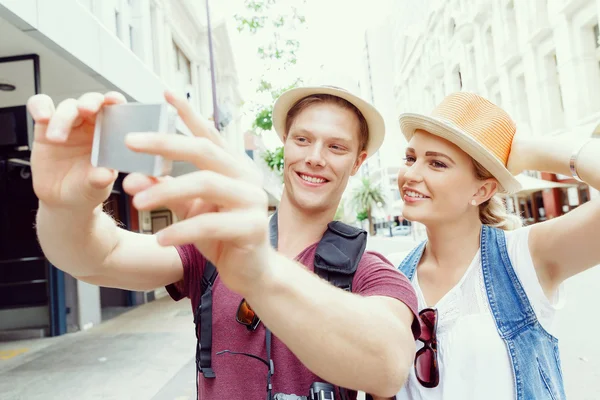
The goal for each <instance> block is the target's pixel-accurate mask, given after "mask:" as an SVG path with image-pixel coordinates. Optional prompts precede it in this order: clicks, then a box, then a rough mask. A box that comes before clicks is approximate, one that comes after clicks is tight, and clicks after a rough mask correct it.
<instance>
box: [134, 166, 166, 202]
mask: <svg viewBox="0 0 600 400" xmlns="http://www.w3.org/2000/svg"><path fill="white" fill-rule="evenodd" d="M170 178H171V177H160V178H159V177H154V176H147V175H144V174H140V173H138V172H133V173H131V174H128V175H127V176H126V177H125V179H123V190H125V193H127V194H128V195H130V196H135V195H136V194H138V193H139V192H141V191H144V190H146V189H148V188H149V187H151V186H153V185H156V184H157V183H159V182H162V181H164V180H166V179H170Z"/></svg>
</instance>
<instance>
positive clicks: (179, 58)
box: [173, 42, 192, 84]
mask: <svg viewBox="0 0 600 400" xmlns="http://www.w3.org/2000/svg"><path fill="white" fill-rule="evenodd" d="M173 50H174V53H175V69H176V70H177V71H179V72H181V73H182V74H183V75H184V77H185V82H186V83H189V84H191V83H192V63H191V62H190V60H189V59H188V58H187V57H186V55H185V54H184V53H183V51H182V50H181V49H180V48H179V46H177V43H175V42H173Z"/></svg>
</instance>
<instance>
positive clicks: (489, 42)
mask: <svg viewBox="0 0 600 400" xmlns="http://www.w3.org/2000/svg"><path fill="white" fill-rule="evenodd" d="M485 44H486V49H487V63H488V65H487V67H488V70H489V72H490V73H491V72H492V71H493V70H494V68H495V67H496V58H495V55H494V37H493V36H492V27H489V28H488V30H487V32H486V33H485Z"/></svg>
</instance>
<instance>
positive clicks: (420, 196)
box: [406, 190, 427, 199]
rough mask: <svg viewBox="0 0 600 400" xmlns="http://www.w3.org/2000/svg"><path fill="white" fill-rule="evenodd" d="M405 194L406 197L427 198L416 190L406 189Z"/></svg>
mask: <svg viewBox="0 0 600 400" xmlns="http://www.w3.org/2000/svg"><path fill="white" fill-rule="evenodd" d="M406 195H407V196H408V197H414V198H416V199H425V198H427V196H423V195H422V194H420V193H417V192H412V191H410V190H409V191H406Z"/></svg>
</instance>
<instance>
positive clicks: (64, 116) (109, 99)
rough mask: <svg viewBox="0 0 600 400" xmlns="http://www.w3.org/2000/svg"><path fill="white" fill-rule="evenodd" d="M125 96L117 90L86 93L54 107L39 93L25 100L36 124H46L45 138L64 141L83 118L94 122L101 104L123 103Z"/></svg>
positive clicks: (47, 97) (46, 97)
mask: <svg viewBox="0 0 600 400" xmlns="http://www.w3.org/2000/svg"><path fill="white" fill-rule="evenodd" d="M126 101H127V100H126V99H125V96H123V95H122V94H120V93H117V92H109V93H107V94H106V95H102V94H100V93H95V92H92V93H86V94H84V95H82V96H81V97H80V98H79V100H75V99H66V100H64V101H62V102H61V103H60V104H59V105H58V107H56V109H55V108H54V103H53V102H52V99H51V98H50V97H49V96H47V95H45V94H39V95H35V96H32V97H31V98H30V99H29V100H28V101H27V109H28V110H29V113H30V114H31V116H32V118H33V120H34V121H35V123H36V124H44V125H45V124H47V125H48V126H47V129H46V130H45V138H46V139H48V140H50V141H54V142H65V141H66V140H67V139H68V138H69V133H70V132H71V129H73V128H74V127H77V126H79V125H80V124H81V122H82V121H83V120H87V121H89V122H91V123H92V124H93V123H94V120H95V118H96V114H97V113H98V111H100V108H101V107H102V106H103V105H109V104H120V103H125V102H126Z"/></svg>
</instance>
